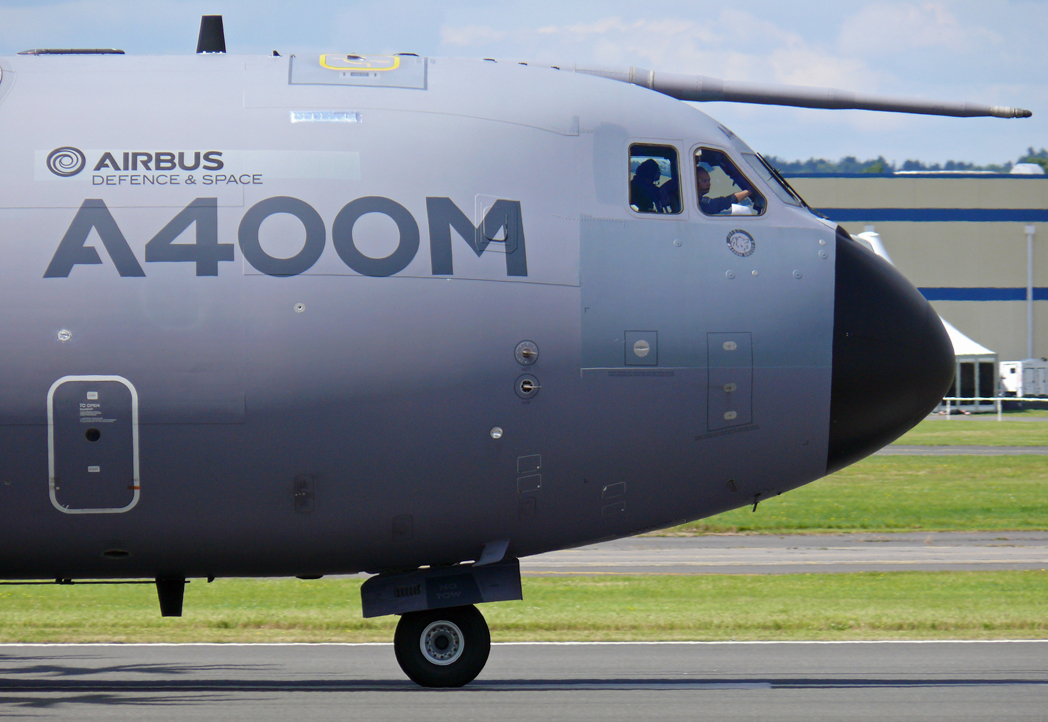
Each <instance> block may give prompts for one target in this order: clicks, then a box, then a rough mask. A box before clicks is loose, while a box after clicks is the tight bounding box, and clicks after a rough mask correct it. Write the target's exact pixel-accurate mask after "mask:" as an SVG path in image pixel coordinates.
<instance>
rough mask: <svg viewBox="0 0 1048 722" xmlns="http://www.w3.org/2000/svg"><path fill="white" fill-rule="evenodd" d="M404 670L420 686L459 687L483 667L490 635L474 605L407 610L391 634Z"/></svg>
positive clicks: (489, 645) (488, 648) (486, 658)
mask: <svg viewBox="0 0 1048 722" xmlns="http://www.w3.org/2000/svg"><path fill="white" fill-rule="evenodd" d="M393 651H394V652H395V653H396V655H397V662H399V663H400V668H401V669H403V670H404V673H405V674H406V675H407V676H408V677H410V678H411V679H412V681H414V682H415V683H416V684H419V685H422V686H423V687H461V686H462V685H464V684H468V683H469V682H472V681H473V679H474V678H475V677H476V676H477V675H478V674H480V671H481V670H482V669H484V665H485V663H487V661H488V652H490V651H491V635H490V634H489V632H488V625H487V622H485V621H484V616H483V615H482V614H481V613H480V611H479V610H478V609H477V608H476V607H474V606H473V605H469V606H464V607H448V608H446V609H428V610H426V611H421V612H408V613H407V614H404V615H403V616H401V618H400V622H399V623H398V624H397V631H396V633H395V634H394V636H393Z"/></svg>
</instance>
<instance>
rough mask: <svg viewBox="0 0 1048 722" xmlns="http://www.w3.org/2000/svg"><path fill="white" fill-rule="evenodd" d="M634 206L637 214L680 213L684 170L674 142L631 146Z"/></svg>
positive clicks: (631, 183) (631, 179)
mask: <svg viewBox="0 0 1048 722" xmlns="http://www.w3.org/2000/svg"><path fill="white" fill-rule="evenodd" d="M630 208H632V209H633V210H635V211H636V212H637V213H680V212H681V199H680V172H679V168H678V166H677V149H676V148H674V147H673V146H672V145H641V144H636V145H631V146H630Z"/></svg>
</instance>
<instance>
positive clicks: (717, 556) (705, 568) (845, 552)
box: [520, 532, 1048, 720]
mask: <svg viewBox="0 0 1048 722" xmlns="http://www.w3.org/2000/svg"><path fill="white" fill-rule="evenodd" d="M520 567H521V572H522V573H523V574H525V575H530V576H559V575H565V576H567V575H591V574H803V573H841V572H861V571H865V572H874V571H878V572H885V571H889V572H890V571H944V570H953V571H976V570H991V569H996V570H1002V569H1048V532H932V533H920V534H818V535H784V536H772V535H765V534H754V535H738V534H723V535H705V536H696V537H658V536H650V537H631V538H629V539H618V540H615V541H610V542H604V543H602V544H592V545H589V546H585V547H579V548H578V549H566V550H563V551H558V552H550V553H549V554H539V555H536V556H533V557H526V558H524V559H521V560H520ZM1046 710H1048V703H1046ZM1046 720H1048V717H1046Z"/></svg>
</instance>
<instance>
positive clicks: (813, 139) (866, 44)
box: [0, 0, 1048, 164]
mask: <svg viewBox="0 0 1048 722" xmlns="http://www.w3.org/2000/svg"><path fill="white" fill-rule="evenodd" d="M204 14H221V15H223V17H224V24H225V29H226V45H227V50H228V51H229V52H230V53H235V54H245V55H250V54H266V55H268V54H270V53H272V51H273V50H279V51H280V52H281V54H283V55H287V54H291V53H294V54H297V55H310V54H318V53H331V52H334V53H349V52H355V53H361V54H366V53H390V52H414V53H418V54H420V55H424V56H430V57H449V56H450V57H490V58H497V59H506V60H525V61H533V62H549V63H557V64H562V63H563V64H568V63H578V64H592V65H605V66H613V67H622V68H625V67H628V66H631V65H632V66H637V67H642V68H650V69H654V70H656V71H658V70H661V71H664V72H674V73H693V74H698V75H706V76H711V77H715V78H722V79H725V80H741V81H758V82H771V83H783V84H795V85H810V86H821V87H835V88H840V89H844V90H850V91H854V92H864V93H879V94H884V95H892V96H906V97H918V98H926V99H939V100H964V101H969V102H978V103H985V104H987V105H1006V106H1019V107H1023V108H1027V109H1029V110H1032V111H1033V114H1034V115H1033V118H1030V119H1024V120H1004V119H999V118H977V119H960V118H932V117H928V116H910V115H900V114H889V113H873V112H867V111H831V110H808V109H795V108H780V107H767V106H755V105H742V104H731V103H703V104H699V106H698V107H700V109H701V110H703V111H704V112H706V113H708V114H709V115H712V116H713V117H715V118H716V119H718V120H719V121H721V122H722V123H724V124H725V125H727V126H728V127H729V128H731V129H732V130H734V131H735V132H736V133H737V134H738V135H739V136H741V137H742V138H743V139H744V140H746V142H747V143H749V144H750V145H751V146H752V147H753V148H755V149H757V150H758V151H760V152H762V153H764V154H765V155H774V156H777V157H779V158H783V159H785V160H805V159H807V158H810V157H815V158H828V159H831V160H837V159H839V158H842V157H844V156H856V157H858V158H859V159H867V158H874V157H877V156H879V155H883V156H884V157H885V158H886V159H887V160H888V161H892V162H896V163H902V162H903V161H905V160H908V159H913V160H920V161H923V162H925V163H942V162H945V161H947V160H959V161H967V162H974V163H979V164H985V163H1003V162H1006V161H1014V160H1016V159H1017V158H1018V157H1019V156H1020V155H1022V154H1023V153H1025V151H1026V149H1027V148H1028V147H1031V146H1032V147H1034V148H1036V149H1040V148H1042V147H1048V42H1046V37H1045V35H1046V30H1048V1H1045V0H991V1H989V2H988V1H987V0H938V1H931V2H921V1H916V2H903V1H898V2H897V1H893V0H889V1H885V2H863V1H861V0H859V1H852V2H840V0H809V1H807V2H806V1H804V0H795V1H794V2H789V3H786V2H782V1H781V0H749V2H739V3H728V2H724V1H723V0H718V1H717V2H710V1H708V0H662V1H661V2H646V3H638V2H636V1H635V0H631V1H630V2H625V1H623V0H599V1H595V0H576V1H575V2H564V1H563V0H529V1H528V2H516V1H514V0H504V1H503V2H498V3H495V2H490V1H489V2H480V1H479V0H441V1H440V2H426V1H424V0H338V1H336V0H310V2H301V3H300V2H290V1H289V0H151V1H150V2H148V3H143V2H141V0H0V55H9V54H13V53H17V52H19V51H21V50H27V49H30V48H69V47H80V48H86V47H91V48H94V47H106V48H109V47H115V48H120V49H122V50H125V51H126V52H127V53H129V54H134V55H171V54H185V53H192V52H193V51H194V50H195V49H196V36H197V30H198V28H199V24H200V16H201V15H204Z"/></svg>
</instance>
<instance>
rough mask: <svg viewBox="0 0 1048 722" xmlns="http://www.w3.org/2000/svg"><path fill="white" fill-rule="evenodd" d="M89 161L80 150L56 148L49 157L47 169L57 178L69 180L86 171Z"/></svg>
mask: <svg viewBox="0 0 1048 722" xmlns="http://www.w3.org/2000/svg"><path fill="white" fill-rule="evenodd" d="M86 163H87V159H86V158H85V157H84V154H83V152H81V151H80V149H79V148H73V147H72V146H65V147H63V148H55V149H54V150H53V151H51V152H50V153H49V154H48V156H47V169H48V170H49V171H51V172H52V173H54V174H55V175H57V176H61V177H62V178H68V177H70V176H74V175H76V174H77V173H79V172H80V171H82V170H83V169H84V165H85V164H86Z"/></svg>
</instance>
